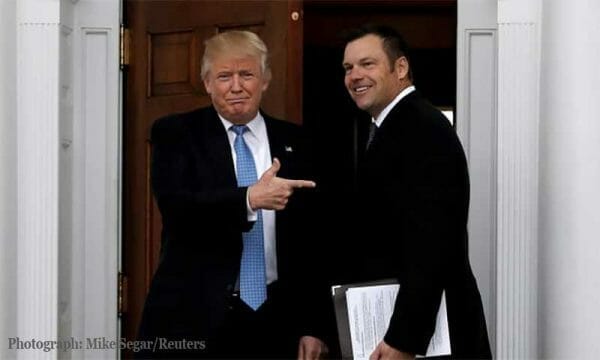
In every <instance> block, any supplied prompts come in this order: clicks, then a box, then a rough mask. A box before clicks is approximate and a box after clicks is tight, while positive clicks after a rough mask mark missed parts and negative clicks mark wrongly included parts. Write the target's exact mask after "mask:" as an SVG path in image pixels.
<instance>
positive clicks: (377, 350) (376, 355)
mask: <svg viewBox="0 0 600 360" xmlns="http://www.w3.org/2000/svg"><path fill="white" fill-rule="evenodd" d="M380 357H381V343H380V344H379V345H377V347H376V348H375V350H373V353H372V354H371V356H369V360H379V358H380Z"/></svg>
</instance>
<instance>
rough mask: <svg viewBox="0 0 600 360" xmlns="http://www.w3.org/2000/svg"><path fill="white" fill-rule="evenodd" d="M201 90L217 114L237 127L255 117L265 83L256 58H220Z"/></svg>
mask: <svg viewBox="0 0 600 360" xmlns="http://www.w3.org/2000/svg"><path fill="white" fill-rule="evenodd" d="M204 86H205V88H206V91H207V92H208V94H209V95H210V98H211V100H212V103H213V106H214V107H215V109H216V110H217V112H218V113H219V114H221V116H223V117H224V118H225V119H227V120H229V121H231V122H232V123H234V124H238V125H241V124H246V123H248V122H249V121H250V120H252V119H253V118H254V117H255V116H256V114H257V113H258V109H259V107H260V101H261V99H262V94H263V92H264V91H265V90H267V88H268V86H269V79H268V77H267V76H265V75H264V74H263V71H262V70H261V65H260V61H259V59H258V58H257V57H254V56H250V55H243V56H234V55H227V54H223V55H220V56H218V57H216V58H214V59H213V60H212V62H211V67H210V70H209V71H208V73H207V74H206V76H205V78H204Z"/></svg>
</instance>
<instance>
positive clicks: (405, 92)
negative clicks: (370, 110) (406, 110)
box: [371, 85, 415, 127]
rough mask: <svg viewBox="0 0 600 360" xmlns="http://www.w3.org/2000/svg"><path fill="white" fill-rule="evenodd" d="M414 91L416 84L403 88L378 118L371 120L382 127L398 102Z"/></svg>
mask: <svg viewBox="0 0 600 360" xmlns="http://www.w3.org/2000/svg"><path fill="white" fill-rule="evenodd" d="M413 91H415V87H414V85H411V86H409V87H407V88H406V89H404V90H402V91H401V92H400V94H398V95H396V97H395V98H394V100H392V102H391V103H389V104H388V106H386V107H385V108H384V109H383V111H382V112H381V113H380V114H379V116H377V119H375V118H371V121H372V122H374V123H375V125H377V127H381V124H382V123H383V120H385V117H386V116H387V115H388V114H389V113H390V111H392V109H393V108H394V106H396V104H397V103H398V102H399V101H400V100H402V98H404V97H405V96H406V95H408V94H410V93H411V92H413Z"/></svg>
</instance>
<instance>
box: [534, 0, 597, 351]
mask: <svg viewBox="0 0 600 360" xmlns="http://www.w3.org/2000/svg"><path fill="white" fill-rule="evenodd" d="M543 5H544V8H543V15H544V17H543V21H544V24H543V36H542V79H541V89H542V91H541V118H540V123H541V124H540V130H541V132H540V134H541V138H540V140H541V144H540V145H541V147H540V160H541V163H540V201H541V204H540V221H539V226H540V239H539V251H540V252H539V254H540V257H539V258H540V296H539V305H540V316H539V322H540V326H539V332H540V355H541V356H543V357H546V358H578V359H584V358H587V359H595V358H597V357H598V354H600V342H599V341H598V337H599V336H600V321H598V320H599V319H600V306H599V304H600V231H599V229H600V209H599V206H600V115H599V112H598V105H597V104H598V100H599V99H600V67H599V64H600V22H599V21H598V15H599V14H600V2H598V1H592V0H575V1H567V0H547V1H544V4H543Z"/></svg>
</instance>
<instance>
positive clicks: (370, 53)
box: [343, 34, 408, 117]
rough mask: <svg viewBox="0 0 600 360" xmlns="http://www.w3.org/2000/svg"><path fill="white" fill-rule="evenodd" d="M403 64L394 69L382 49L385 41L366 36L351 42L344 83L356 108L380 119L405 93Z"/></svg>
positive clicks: (347, 55) (398, 62) (400, 63)
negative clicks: (402, 82)
mask: <svg viewBox="0 0 600 360" xmlns="http://www.w3.org/2000/svg"><path fill="white" fill-rule="evenodd" d="M401 59H403V61H396V64H395V66H394V68H393V69H390V62H389V60H388V57H387V55H386V53H385V51H384V50H383V40H382V39H381V38H380V37H378V36H376V35H371V34H369V35H366V36H363V37H361V38H358V39H356V40H354V41H351V42H349V43H348V44H347V45H346V50H345V51H344V63H343V66H344V70H345V72H346V75H345V77H344V84H345V85H346V89H348V92H349V93H350V96H351V97H352V99H353V100H354V102H355V103H356V105H357V106H358V107H359V108H360V109H362V110H365V111H366V112H368V113H369V114H370V115H371V116H373V117H377V115H379V113H381V111H383V109H384V108H385V107H386V106H387V105H388V104H389V103H390V102H391V101H392V100H393V99H394V98H395V97H396V95H398V93H399V92H400V91H401V90H402V87H401V82H400V79H402V78H403V76H406V74H405V73H404V70H403V66H404V65H403V64H405V65H406V67H407V66H408V64H407V63H406V62H405V59H404V58H401Z"/></svg>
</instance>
